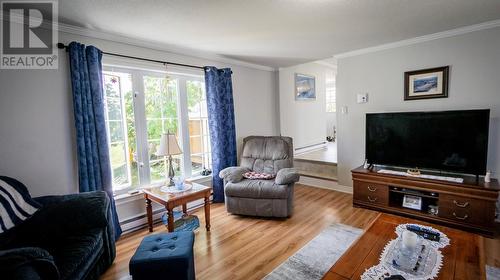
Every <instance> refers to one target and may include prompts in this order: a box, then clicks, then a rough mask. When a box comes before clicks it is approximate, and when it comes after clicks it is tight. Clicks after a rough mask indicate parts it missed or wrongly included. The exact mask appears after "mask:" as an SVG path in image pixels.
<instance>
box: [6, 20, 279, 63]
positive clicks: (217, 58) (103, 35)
mask: <svg viewBox="0 0 500 280" xmlns="http://www.w3.org/2000/svg"><path fill="white" fill-rule="evenodd" d="M23 19H24V18H23V17H22V16H19V17H14V18H12V20H13V21H14V22H17V23H23ZM0 20H2V21H3V20H6V18H5V17H4V15H3V11H2V13H0ZM52 24H53V22H46V23H43V24H42V26H41V27H42V28H48V27H51V25H52ZM55 28H56V30H57V31H58V32H63V33H67V34H73V35H79V36H83V37H90V38H95V39H100V40H106V41H111V42H115V43H120V44H127V45H131V46H136V47H141V48H148V49H152V50H156V51H162V52H167V53H170V54H174V55H183V56H188V57H191V58H198V59H206V60H211V61H213V62H219V63H226V64H231V65H237V66H243V67H248V68H253V69H257V70H263V71H270V72H274V71H276V70H277V69H276V68H274V67H270V66H265V65H260V64H255V63H251V62H246V61H241V60H237V59H232V58H227V57H224V56H221V55H218V54H214V53H210V52H204V51H197V50H188V49H185V48H181V47H174V46H170V45H167V44H165V43H163V42H158V41H154V40H144V39H138V38H132V37H129V36H127V35H126V34H119V33H114V32H107V31H98V30H94V29H89V28H84V27H79V26H74V25H70V24H65V23H60V22H56V23H55Z"/></svg>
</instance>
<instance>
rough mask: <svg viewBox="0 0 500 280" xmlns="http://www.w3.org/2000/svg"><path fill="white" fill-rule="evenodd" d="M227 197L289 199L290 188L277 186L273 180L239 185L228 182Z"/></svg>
mask: <svg viewBox="0 0 500 280" xmlns="http://www.w3.org/2000/svg"><path fill="white" fill-rule="evenodd" d="M224 192H225V194H226V196H231V197H246V198H268V199H286V198H288V186H287V185H277V184H275V183H274V181H273V180H248V179H245V180H242V181H240V182H238V183H231V182H228V183H227V184H226V186H225V187H224Z"/></svg>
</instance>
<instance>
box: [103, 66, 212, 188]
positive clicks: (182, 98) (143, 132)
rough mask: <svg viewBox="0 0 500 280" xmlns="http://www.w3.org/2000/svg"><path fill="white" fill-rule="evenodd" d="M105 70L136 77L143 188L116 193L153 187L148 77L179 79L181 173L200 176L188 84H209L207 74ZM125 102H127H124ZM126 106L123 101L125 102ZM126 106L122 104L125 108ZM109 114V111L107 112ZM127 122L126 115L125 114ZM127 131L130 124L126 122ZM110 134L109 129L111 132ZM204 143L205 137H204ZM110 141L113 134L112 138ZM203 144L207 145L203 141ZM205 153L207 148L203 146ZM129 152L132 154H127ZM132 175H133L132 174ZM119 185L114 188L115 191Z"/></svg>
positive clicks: (135, 103) (139, 163) (135, 105)
mask: <svg viewBox="0 0 500 280" xmlns="http://www.w3.org/2000/svg"><path fill="white" fill-rule="evenodd" d="M103 71H106V72H120V73H127V74H129V75H130V76H131V78H132V91H133V96H134V97H133V100H134V102H133V103H134V104H133V106H134V125H135V132H136V143H137V149H136V150H137V164H138V177H139V186H132V185H129V186H128V187H125V188H123V189H119V190H113V191H114V192H115V194H122V193H125V192H127V191H129V190H131V189H133V188H136V187H137V188H142V187H147V186H149V185H151V184H152V183H151V181H150V178H151V177H150V164H149V154H148V138H147V137H148V133H147V118H146V112H145V100H146V96H145V90H144V76H152V77H163V78H164V77H166V76H167V75H168V76H169V77H170V78H172V79H176V80H177V89H178V92H177V97H178V100H177V106H178V111H177V112H178V115H177V121H178V128H179V139H178V140H179V145H180V146H181V149H182V166H181V171H182V174H183V176H184V177H185V178H189V177H193V176H199V174H192V169H191V147H190V135H189V108H188V97H187V86H186V82H187V81H200V82H202V83H204V82H205V80H204V77H203V75H194V74H189V73H179V72H170V71H158V70H147V69H144V68H134V67H126V66H115V65H107V64H104V65H103ZM122 100H123V99H122ZM122 103H123V101H122ZM123 108H124V104H122V109H123ZM106 114H107V112H106ZM122 117H123V119H124V120H125V114H122ZM124 126H125V130H126V122H124ZM107 130H108V131H109V128H108V129H107ZM201 137H202V140H203V135H202V136H201ZM108 138H109V135H108ZM125 140H126V141H127V143H126V146H127V147H128V135H127V133H125ZM202 145H203V142H202ZM203 150H204V147H203ZM127 153H129V152H128V151H127ZM129 173H130V172H129ZM114 187H115V186H113V188H114Z"/></svg>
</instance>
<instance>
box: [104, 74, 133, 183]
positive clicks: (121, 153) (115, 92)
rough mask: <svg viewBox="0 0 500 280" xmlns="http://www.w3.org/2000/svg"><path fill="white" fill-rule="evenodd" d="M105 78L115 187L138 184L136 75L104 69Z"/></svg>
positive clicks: (107, 119) (105, 99) (107, 118)
mask: <svg viewBox="0 0 500 280" xmlns="http://www.w3.org/2000/svg"><path fill="white" fill-rule="evenodd" d="M103 79H104V82H103V86H104V97H105V98H104V101H105V110H106V127H107V133H108V136H109V142H110V143H109V155H110V161H111V168H112V176H113V189H114V190H119V189H123V188H127V187H131V186H138V185H139V179H138V165H137V148H136V135H135V121H134V105H133V93H132V78H131V76H130V74H127V73H119V72H110V71H104V72H103Z"/></svg>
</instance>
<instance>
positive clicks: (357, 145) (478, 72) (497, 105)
mask: <svg viewBox="0 0 500 280" xmlns="http://www.w3.org/2000/svg"><path fill="white" fill-rule="evenodd" d="M444 65H449V66H450V80H449V97H448V98H440V99H427V100H414V101H404V100H403V73H404V72H405V71H411V70H418V69H425V68H432V67H438V66H444ZM499 73H500V28H494V29H489V30H482V31H475V32H472V33H468V34H464V35H459V36H455V37H449V38H443V39H437V40H433V41H429V42H425V43H419V44H415V45H411V46H405V47H398V48H393V49H388V50H384V51H379V52H374V53H369V54H364V55H358V56H353V57H347V58H340V59H339V60H338V74H337V107H338V110H337V124H338V157H339V158H338V178H339V184H340V185H346V186H352V179H351V173H350V170H351V169H353V168H355V167H357V166H359V165H361V164H363V161H364V157H365V156H364V155H365V114H366V113H369V112H370V113H372V112H391V111H392V112H395V111H425V110H452V109H459V110H460V109H479V108H489V109H491V120H490V139H489V152H488V169H490V170H491V171H492V172H493V173H494V175H496V176H498V175H499V174H500V142H499V139H500V74H499ZM366 92H368V94H369V98H368V100H369V101H368V103H365V104H357V103H356V94H358V93H366ZM342 106H347V107H348V113H347V114H342V113H341V112H339V111H340V108H341V107H342ZM464 133H467V132H466V131H464Z"/></svg>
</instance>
